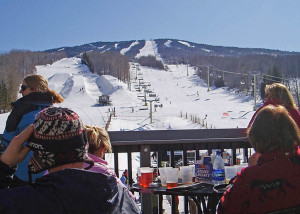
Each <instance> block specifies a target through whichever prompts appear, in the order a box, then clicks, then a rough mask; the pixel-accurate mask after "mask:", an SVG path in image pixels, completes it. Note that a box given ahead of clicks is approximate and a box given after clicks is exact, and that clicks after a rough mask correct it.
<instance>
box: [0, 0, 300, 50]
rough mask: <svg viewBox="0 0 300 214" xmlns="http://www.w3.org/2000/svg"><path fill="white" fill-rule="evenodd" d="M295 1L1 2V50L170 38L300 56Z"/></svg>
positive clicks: (298, 3)
mask: <svg viewBox="0 0 300 214" xmlns="http://www.w3.org/2000/svg"><path fill="white" fill-rule="evenodd" d="M299 8H300V1H299V0H84V1H82V0H28V1H24V0H0V29H1V31H0V51H1V52H2V53H3V52H7V51H9V50H11V49H28V50H33V51H37V50H46V49H51V48H58V47H63V46H75V45H82V44H86V43H91V42H97V41H126V40H140V39H159V38H172V39H181V40H187V41H191V42H196V43H202V44H209V45H221V46H234V47H252V48H268V49H278V50H287V51H299V52H300V28H299V26H300V13H299Z"/></svg>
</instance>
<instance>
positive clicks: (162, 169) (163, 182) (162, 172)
mask: <svg viewBox="0 0 300 214" xmlns="http://www.w3.org/2000/svg"><path fill="white" fill-rule="evenodd" d="M166 168H172V167H159V168H158V170H159V177H160V182H161V185H162V186H167V177H166V174H165V169H166Z"/></svg>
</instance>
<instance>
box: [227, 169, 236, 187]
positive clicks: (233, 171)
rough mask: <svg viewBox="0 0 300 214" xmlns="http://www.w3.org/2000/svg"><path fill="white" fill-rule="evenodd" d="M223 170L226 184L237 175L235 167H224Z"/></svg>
mask: <svg viewBox="0 0 300 214" xmlns="http://www.w3.org/2000/svg"><path fill="white" fill-rule="evenodd" d="M224 170H225V181H226V183H227V184H228V183H229V181H230V180H231V178H233V177H235V176H236V174H237V167H235V166H224Z"/></svg>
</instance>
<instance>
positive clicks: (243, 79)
mask: <svg viewBox="0 0 300 214" xmlns="http://www.w3.org/2000/svg"><path fill="white" fill-rule="evenodd" d="M241 85H245V78H244V76H243V75H241Z"/></svg>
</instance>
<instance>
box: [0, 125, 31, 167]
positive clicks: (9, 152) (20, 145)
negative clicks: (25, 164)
mask: <svg viewBox="0 0 300 214" xmlns="http://www.w3.org/2000/svg"><path fill="white" fill-rule="evenodd" d="M32 134H33V125H32V124H31V125H29V126H28V127H27V128H26V129H24V131H22V132H21V133H20V134H19V135H17V136H15V137H14V138H13V139H12V141H11V142H10V143H9V145H8V147H7V149H6V150H5V151H4V153H3V154H2V155H1V156H0V160H1V161H2V162H3V163H5V164H7V165H8V166H16V165H18V164H19V163H21V162H22V161H23V160H24V159H25V157H26V156H27V154H28V153H29V152H30V149H29V148H28V147H24V142H26V141H27V140H28V139H29V137H30V136H31V135H32Z"/></svg>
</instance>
